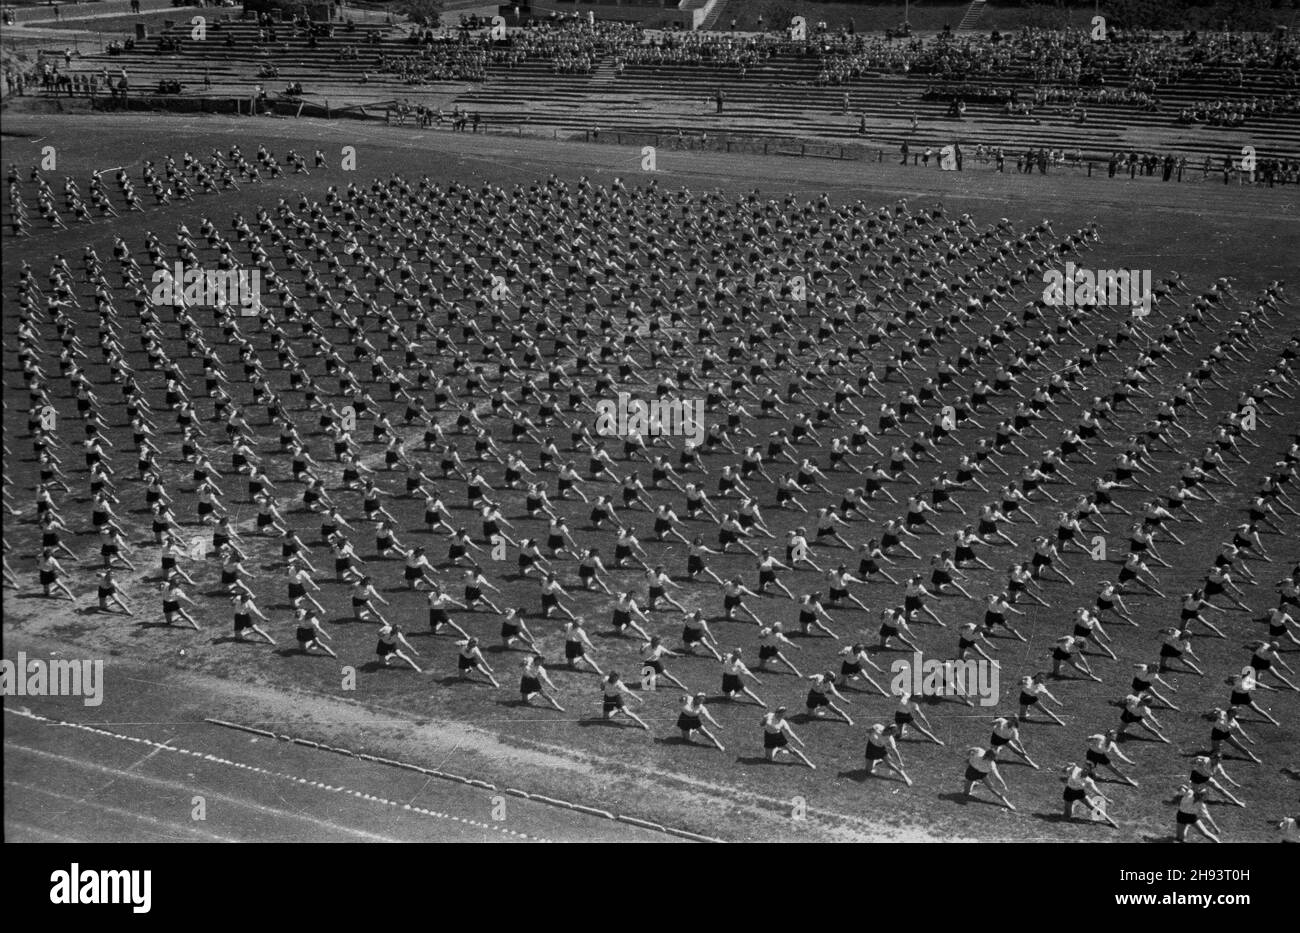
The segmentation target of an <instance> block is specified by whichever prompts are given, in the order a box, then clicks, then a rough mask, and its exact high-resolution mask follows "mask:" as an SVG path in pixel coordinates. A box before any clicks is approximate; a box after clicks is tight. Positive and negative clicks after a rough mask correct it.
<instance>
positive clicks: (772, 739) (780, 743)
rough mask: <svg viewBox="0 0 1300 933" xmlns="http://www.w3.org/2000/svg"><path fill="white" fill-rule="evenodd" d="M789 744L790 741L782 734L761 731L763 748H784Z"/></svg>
mask: <svg viewBox="0 0 1300 933" xmlns="http://www.w3.org/2000/svg"><path fill="white" fill-rule="evenodd" d="M789 744H790V740H789V739H787V738H786V737H785V733H784V732H768V731H767V730H766V729H764V730H763V747H764V748H785V747H786V746H787V745H789Z"/></svg>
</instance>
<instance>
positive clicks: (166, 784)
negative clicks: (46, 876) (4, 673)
mask: <svg viewBox="0 0 1300 933" xmlns="http://www.w3.org/2000/svg"><path fill="white" fill-rule="evenodd" d="M5 748H6V750H14V751H18V752H22V753H26V754H30V755H35V756H38V757H41V758H47V759H53V760H55V761H57V762H58V763H60V764H63V765H67V766H69V767H73V768H82V769H84V770H87V771H95V772H100V773H104V774H112V775H114V779H113V781H112V782H110V783H117V781H118V779H120V778H127V779H130V780H133V781H138V782H140V783H143V784H148V785H151V786H153V787H158V788H163V789H166V790H174V791H178V792H180V793H182V794H184V795H187V796H188V795H189V794H191V793H194V792H195V791H196V790H198V789H199V787H200V785H199V784H198V783H197V782H196V783H194V784H184V783H182V782H180V781H173V780H169V779H167V778H159V777H151V776H149V775H144V774H136V773H132V772H133V770H134V769H135V768H136V766H137V765H139V764H140V761H137V762H136V763H135V764H133V765H130V766H129V767H128V768H127V769H125V770H123V769H121V768H114V767H112V766H111V765H103V764H99V763H97V762H93V761H89V760H87V759H84V758H73V757H70V756H68V755H60V754H57V753H55V752H47V751H44V750H43V749H39V748H31V747H29V746H26V745H19V744H17V743H14V742H6V743H5ZM155 751H157V749H155ZM147 757H149V756H146V758H147ZM144 760H145V759H141V761H144ZM106 786H107V785H106ZM97 793H98V792H97ZM203 796H204V797H205V798H210V799H212V800H217V801H220V802H222V803H227V804H231V805H233V806H237V807H244V808H245V809H248V810H254V811H257V812H259V813H262V814H267V815H271V816H283V817H288V818H289V819H294V820H301V821H304V822H308V823H312V824H314V825H316V826H319V827H321V828H323V829H329V830H332V831H335V832H340V833H346V834H348V835H351V836H356V837H358V838H359V839H361V840H363V841H365V842H401V841H402V840H400V839H395V838H392V837H389V836H382V835H379V834H377V833H370V832H366V831H365V830H359V829H354V828H352V827H349V826H342V825H340V824H338V823H332V822H330V821H329V820H322V819H317V818H316V817H313V816H309V815H306V814H302V813H301V812H300V811H291V810H279V809H276V808H275V807H268V806H265V805H264V804H259V803H257V802H255V801H253V800H250V799H248V798H242V797H232V796H229V795H227V794H221V793H212V792H208V791H205V792H204V793H203ZM281 799H283V798H281ZM79 803H84V804H85V805H86V806H99V804H96V803H93V802H91V801H90V800H89V799H88V798H83V799H82V800H81V801H79ZM187 806H188V804H187ZM73 809H75V807H74V808H73ZM179 825H180V826H182V827H186V826H188V825H189V824H188V823H180V824H179ZM196 828H197V827H196ZM222 841H237V840H224V839H223V840H222Z"/></svg>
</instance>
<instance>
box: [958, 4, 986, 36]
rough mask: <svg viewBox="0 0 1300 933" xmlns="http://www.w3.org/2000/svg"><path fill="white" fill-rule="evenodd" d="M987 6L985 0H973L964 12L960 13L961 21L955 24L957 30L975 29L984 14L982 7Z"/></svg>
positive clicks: (967, 30) (969, 30)
mask: <svg viewBox="0 0 1300 933" xmlns="http://www.w3.org/2000/svg"><path fill="white" fill-rule="evenodd" d="M987 6H988V3H987V2H986V0H973V2H972V3H971V5H970V6H968V7H967V8H966V12H965V13H964V14H963V15H962V18H961V22H960V23H958V24H957V31H958V32H971V31H972V30H974V29H975V27H976V25H977V24H978V23H979V21H980V17H982V16H983V15H984V8H985V7H987Z"/></svg>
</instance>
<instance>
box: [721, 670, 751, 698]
mask: <svg viewBox="0 0 1300 933" xmlns="http://www.w3.org/2000/svg"><path fill="white" fill-rule="evenodd" d="M744 686H745V685H744V684H743V683H742V682H741V680H740V676H739V675H738V674H723V675H722V692H723V693H728V694H730V693H739V692H740V691H741V690H742V689H744Z"/></svg>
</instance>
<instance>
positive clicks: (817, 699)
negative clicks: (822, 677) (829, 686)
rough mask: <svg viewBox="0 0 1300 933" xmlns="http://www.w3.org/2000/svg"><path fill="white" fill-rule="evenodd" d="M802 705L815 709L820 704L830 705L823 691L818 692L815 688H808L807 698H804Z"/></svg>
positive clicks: (828, 698) (829, 700)
mask: <svg viewBox="0 0 1300 933" xmlns="http://www.w3.org/2000/svg"><path fill="white" fill-rule="evenodd" d="M804 705H805V706H807V707H808V708H809V709H817V708H818V707H820V706H830V705H831V699H830V697H828V696H827V695H826V694H824V693H818V692H817V691H816V690H809V691H808V698H807V699H806V700H804Z"/></svg>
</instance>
